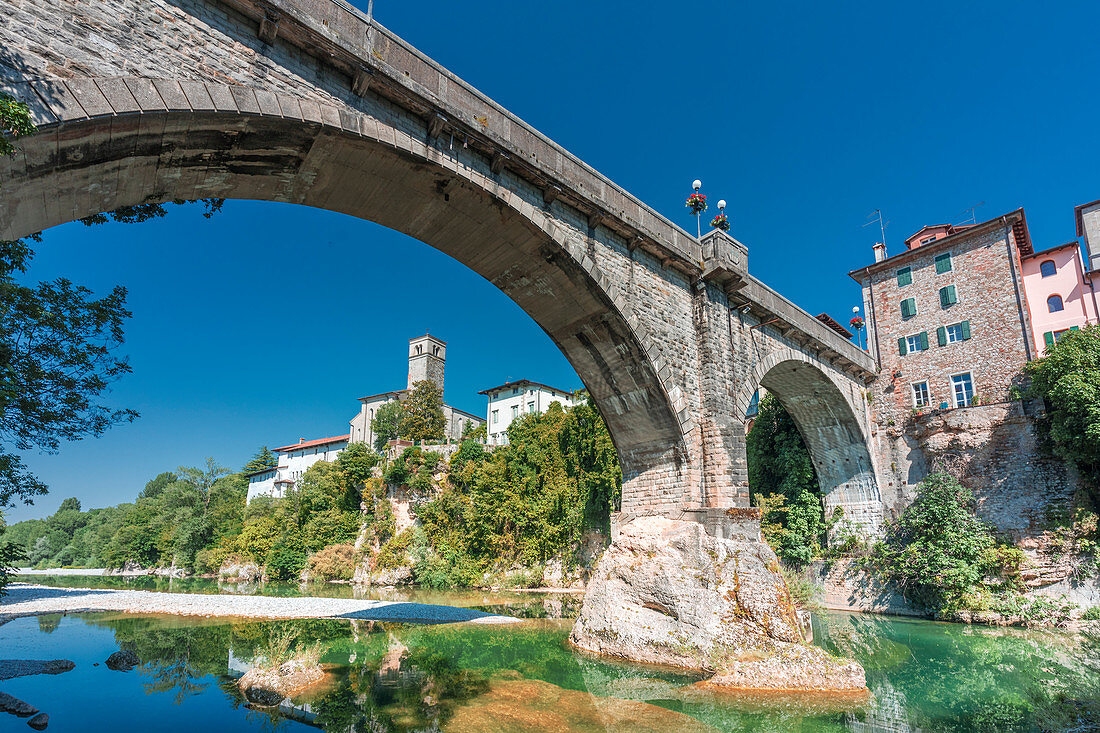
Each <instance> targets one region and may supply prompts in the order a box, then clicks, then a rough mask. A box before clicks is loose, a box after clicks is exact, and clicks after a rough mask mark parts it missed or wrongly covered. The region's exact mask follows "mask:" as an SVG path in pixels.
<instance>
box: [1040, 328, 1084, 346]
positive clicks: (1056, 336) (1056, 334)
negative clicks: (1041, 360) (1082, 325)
mask: <svg viewBox="0 0 1100 733" xmlns="http://www.w3.org/2000/svg"><path fill="white" fill-rule="evenodd" d="M1076 330H1078V328H1077V326H1070V327H1069V328H1063V329H1062V330H1060V331H1047V332H1046V333H1044V334H1043V343H1045V344H1046V347H1047V348H1048V349H1049V348H1050V347H1051V346H1054V344H1056V343H1058V342H1059V341H1060V340H1061V339H1062V337H1063V336H1065V335H1066V334H1067V333H1069V332H1070V331H1076Z"/></svg>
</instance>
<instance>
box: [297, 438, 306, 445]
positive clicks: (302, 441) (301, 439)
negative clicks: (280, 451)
mask: <svg viewBox="0 0 1100 733" xmlns="http://www.w3.org/2000/svg"><path fill="white" fill-rule="evenodd" d="M304 442H306V439H305V438H298V443H299V445H300V444H302V443H304Z"/></svg>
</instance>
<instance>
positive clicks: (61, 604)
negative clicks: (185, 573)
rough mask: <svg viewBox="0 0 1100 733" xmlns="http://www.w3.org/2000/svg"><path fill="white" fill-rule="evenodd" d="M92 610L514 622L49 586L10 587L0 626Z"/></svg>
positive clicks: (439, 610)
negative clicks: (14, 620)
mask: <svg viewBox="0 0 1100 733" xmlns="http://www.w3.org/2000/svg"><path fill="white" fill-rule="evenodd" d="M96 611H114V612H122V613H139V614H153V613H166V614H175V615H180V616H206V617H222V616H225V617H234V616H237V617H247V618H270V619H276V618H348V619H364V620H372V621H398V622H404V623H427V624H432V623H454V622H470V623H480V624H499V623H512V622H515V621H517V619H514V618H512V617H510V616H499V615H495V614H490V613H484V612H482V611H475V610H473V609H470V608H456V607H454V606H436V605H431V604H427V603H404V602H399V601H368V600H356V599H352V598H317V597H299V598H273V597H270V596H234V595H199V594H191V593H155V592H149V591H140V590H108V589H92V588H53V587H49V586H44V585H31V584H26V583H13V584H12V585H11V586H9V588H8V595H7V596H6V597H5V598H4V604H3V606H0V622H2V621H4V620H8V619H12V618H16V617H19V616H40V615H44V614H50V613H78V612H96Z"/></svg>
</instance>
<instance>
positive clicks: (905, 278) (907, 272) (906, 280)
mask: <svg viewBox="0 0 1100 733" xmlns="http://www.w3.org/2000/svg"><path fill="white" fill-rule="evenodd" d="M912 282H913V268H912V267H903V268H901V269H900V270H898V287H899V288H900V287H903V286H905V285H910V284H912Z"/></svg>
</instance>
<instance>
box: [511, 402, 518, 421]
mask: <svg viewBox="0 0 1100 733" xmlns="http://www.w3.org/2000/svg"><path fill="white" fill-rule="evenodd" d="M517 417H519V405H512V419H513V420H515V419H516V418H517Z"/></svg>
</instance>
